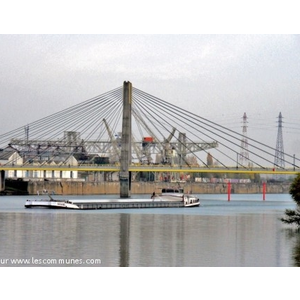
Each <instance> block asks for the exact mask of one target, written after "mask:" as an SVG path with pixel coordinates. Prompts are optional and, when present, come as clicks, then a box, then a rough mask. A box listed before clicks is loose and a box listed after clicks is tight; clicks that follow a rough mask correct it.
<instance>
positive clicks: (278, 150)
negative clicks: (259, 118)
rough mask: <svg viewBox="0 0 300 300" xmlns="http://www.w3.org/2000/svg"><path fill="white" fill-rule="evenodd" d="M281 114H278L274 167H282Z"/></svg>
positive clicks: (283, 165)
mask: <svg viewBox="0 0 300 300" xmlns="http://www.w3.org/2000/svg"><path fill="white" fill-rule="evenodd" d="M282 118H283V117H282V114H281V112H280V113H279V116H278V132H277V141H276V150H275V159H274V167H280V168H284V167H285V164H284V149H283V136H282Z"/></svg>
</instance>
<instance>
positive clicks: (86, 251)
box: [0, 211, 300, 267]
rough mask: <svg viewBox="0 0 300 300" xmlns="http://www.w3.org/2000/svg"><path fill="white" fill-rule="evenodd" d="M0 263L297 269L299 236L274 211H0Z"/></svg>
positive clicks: (299, 246) (299, 260)
mask: <svg viewBox="0 0 300 300" xmlns="http://www.w3.org/2000/svg"><path fill="white" fill-rule="evenodd" d="M293 245H294V248H292V246H293ZM291 253H292V254H293V260H292V259H291ZM0 258H1V259H8V260H9V262H10V264H7V265H13V263H12V262H11V261H10V259H29V260H30V261H29V263H28V264H27V263H25V262H23V264H19V265H18V266H22V265H23V266H33V265H34V266H37V265H36V264H35V263H34V262H33V261H32V258H36V259H54V260H56V264H52V263H51V264H50V263H44V264H41V265H42V266H54V265H59V266H89V267H90V266H96V267H99V266H103V267H110V266H114V267H119V266H121V267H128V266H130V267H136V266H153V267H159V266H166V267H169V266H174V267H176V266H199V267H209V266H219V267H221V266H225V267H231V266H262V267H263V266H290V265H293V264H295V265H296V266H299V265H300V235H299V232H298V233H295V232H293V231H284V230H282V224H281V222H280V221H278V215H276V214H237V215H224V216H220V215H219V216H208V215H187V214H186V215H185V214H151V213H147V214H143V213H140V214H139V213H134V214H130V213H117V212H116V213H103V212H101V211H95V212H87V213H85V212H80V213H74V212H57V211H49V212H43V213H34V212H32V213H0ZM71 259H72V261H71ZM89 259H99V260H101V263H99V260H98V261H97V263H94V264H87V261H88V260H89ZM76 260H77V263H76ZM2 266H4V264H2Z"/></svg>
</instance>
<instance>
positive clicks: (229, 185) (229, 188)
mask: <svg viewBox="0 0 300 300" xmlns="http://www.w3.org/2000/svg"><path fill="white" fill-rule="evenodd" d="M230 194H231V184H230V182H228V183H227V195H228V201H230Z"/></svg>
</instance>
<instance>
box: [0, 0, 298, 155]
mask: <svg viewBox="0 0 300 300" xmlns="http://www.w3.org/2000/svg"><path fill="white" fill-rule="evenodd" d="M30 2H32V1H30ZM91 2H92V1H88V2H87V3H91ZM116 2H117V1H111V2H110V4H108V5H109V6H110V7H109V8H107V7H104V6H101V8H102V10H101V14H100V15H99V16H98V14H99V11H98V10H93V9H91V7H90V6H88V5H85V6H84V7H83V6H82V5H80V6H78V3H77V1H75V2H74V3H76V5H77V6H76V5H75V4H74V6H72V7H71V8H70V6H69V5H68V6H65V7H63V6H61V5H60V6H59V8H60V10H57V9H56V8H57V6H55V5H52V6H49V7H47V12H48V13H47V14H38V13H35V12H31V15H30V14H28V13H26V14H25V10H26V9H27V7H28V5H27V4H26V6H24V5H23V4H22V3H23V2H20V5H19V6H18V7H19V8H20V9H18V10H12V11H13V16H14V18H10V16H9V14H8V13H7V14H4V15H3V18H2V20H1V28H5V29H8V30H6V31H7V32H8V34H1V35H0V66H1V72H0V99H1V109H0V124H1V128H0V133H4V132H8V131H10V130H12V129H15V128H18V127H21V126H24V125H26V124H28V123H31V122H33V121H35V120H38V119H41V118H42V117H45V116H48V115H50V114H52V113H55V112H58V111H60V110H62V109H64V108H68V107H70V106H72V105H75V104H78V103H80V102H83V101H85V100H87V99H90V98H92V97H94V96H97V95H100V94H103V93H105V92H107V91H110V90H112V89H114V88H117V87H120V86H121V85H122V84H123V81H131V82H132V84H133V86H135V87H137V88H138V89H141V90H143V91H145V92H147V93H149V94H151V95H154V96H156V97H159V98H161V99H163V100H165V101H168V102H170V103H173V104H174V105H177V106H180V107H183V108H185V109H187V110H189V111H192V112H194V113H195V114H197V115H200V116H202V117H205V118H208V119H210V120H212V121H214V122H217V123H219V124H222V125H224V126H228V127H230V128H232V129H234V130H236V131H238V132H241V133H242V116H243V114H244V112H246V114H247V116H248V136H249V137H251V138H254V139H257V140H260V141H263V142H265V143H267V144H268V145H270V146H272V147H275V146H276V137H277V123H276V121H277V117H278V115H279V112H281V113H282V115H283V117H284V119H283V121H284V123H283V126H284V128H283V139H284V148H285V151H286V152H288V153H289V154H291V155H292V154H296V157H299V158H300V138H299V133H300V121H299V112H300V101H299V100H300V99H299V97H300V36H299V35H295V34H280V35H276V34H250V35H249V34H243V33H241V34H227V33H225V34H202V33H201V34H176V33H173V34H142V33H140V32H154V33H160V32H167V33H168V32H171V33H172V32H174V31H175V32H176V30H177V32H184V33H188V32H199V30H198V29H199V27H200V28H202V27H203V28H204V31H205V29H206V30H207V29H208V28H209V29H211V28H213V30H207V31H208V32H213V33H215V31H216V32H217V33H218V32H223V30H222V28H223V27H225V25H226V26H228V24H230V23H229V22H228V20H233V23H232V24H230V25H231V27H229V28H230V29H232V28H234V29H235V30H234V32H239V30H236V28H239V27H241V28H242V29H244V28H245V27H242V20H243V19H246V20H247V21H250V23H249V24H251V30H244V31H245V32H248V31H249V32H255V33H256V32H257V31H259V30H257V29H256V28H255V27H254V26H255V25H257V24H259V21H261V20H263V21H264V23H263V24H264V26H265V27H264V28H265V29H266V30H263V31H264V32H267V33H268V32H272V33H273V32H274V30H270V28H275V32H276V30H277V31H278V32H282V31H283V32H284V33H285V30H281V29H282V28H284V27H283V25H284V24H286V23H289V22H292V21H293V20H296V19H295V15H294V16H293V17H291V18H287V16H286V14H285V18H287V19H282V18H281V17H280V14H283V12H284V10H285V9H286V11H291V6H288V5H287V6H281V5H278V4H276V5H277V6H276V5H275V4H273V6H272V10H271V12H272V14H270V15H269V18H271V19H272V18H273V20H272V21H273V22H268V21H267V19H266V13H269V12H270V7H269V6H266V7H265V10H263V9H262V5H261V2H256V1H254V2H251V6H248V7H247V14H246V13H245V12H246V11H245V10H244V8H243V7H238V8H242V10H241V11H242V12H244V13H241V14H236V13H235V12H234V11H233V12H232V15H230V14H228V11H227V12H226V13H225V9H226V8H227V4H226V7H225V6H224V5H223V6H222V3H223V2H219V4H218V6H212V7H211V8H215V7H217V8H218V9H216V10H215V11H213V15H212V16H216V18H215V19H214V18H212V17H210V16H209V15H208V14H207V13H206V12H207V11H208V10H205V9H207V7H203V6H201V9H199V6H198V8H197V9H192V7H191V6H188V5H184V6H182V3H181V2H180V3H181V4H180V5H178V3H177V2H176V1H175V2H174V5H173V6H172V7H171V8H170V7H169V6H167V7H164V9H165V10H162V7H161V5H160V6H159V8H160V9H159V10H157V6H155V5H154V4H155V3H156V1H154V2H153V6H149V7H147V13H148V14H138V13H135V14H134V16H135V18H130V19H126V18H127V16H126V14H124V16H123V19H122V18H120V16H122V12H124V9H125V7H126V6H125V4H124V3H123V2H120V3H121V4H120V5H121V6H114V5H115V3H116ZM133 2H134V3H135V1H131V0H130V1H129V2H126V3H127V4H126V5H129V3H130V4H132V3H133ZM187 2H188V3H191V2H193V1H187ZM212 2H214V3H213V4H212V5H215V4H216V3H217V1H212ZM230 2H234V1H230ZM53 3H56V1H54V2H53ZM59 3H60V4H61V3H62V2H59ZM63 3H65V2H63ZM72 3H73V2H72ZM122 3H123V4H122ZM159 3H161V2H159ZM175 3H176V5H175ZM201 3H202V2H201ZM210 3H211V2H210ZM156 4H157V3H156ZM13 5H14V4H6V6H9V7H10V8H11V9H13ZM22 5H23V6H22ZM255 5H258V6H259V8H260V9H259V10H257V8H256V6H255ZM275 6H276V9H277V10H275ZM75 7H76V9H77V10H75ZM114 7H118V9H116V10H115V11H113V12H114V14H113V16H114V17H115V19H114V20H115V21H117V20H119V23H118V25H116V24H113V22H112V19H111V15H109V14H108V13H107V14H105V13H104V12H109V11H111V9H112V8H114ZM233 7H234V8H236V7H237V5H236V3H235V5H234V6H233ZM62 8H63V9H62ZM132 8H133V6H132ZM132 8H131V7H129V8H128V11H130V12H131V13H133V12H132ZM134 8H135V9H140V10H141V11H142V12H144V11H145V10H144V8H143V7H139V8H137V6H136V5H135V6H134ZM105 9H106V10H105ZM8 11H9V9H6V12H8ZM87 11H88V13H89V15H88V16H91V18H89V19H87ZM286 11H285V12H286ZM293 11H294V10H293ZM293 11H292V12H293ZM66 12H67V13H66ZM70 12H71V13H70ZM187 12H188V15H187ZM256 12H257V13H256ZM294 12H295V11H294ZM55 14H56V15H55ZM254 14H256V15H255V22H253V20H254ZM222 16H224V19H222V18H221V17H222ZM236 16H237V17H236ZM162 17H165V18H164V19H163V21H164V23H163V25H161V24H162V23H161V22H162ZM43 18H44V19H45V23H47V24H48V27H47V26H46V27H43V26H42V25H43V23H42V19H43ZM20 19H21V22H20ZM216 19H218V20H221V23H219V24H218V27H217V29H215V28H214V27H213V26H214V24H213V22H215V20H216ZM279 19H280V20H281V21H282V23H280V22H279V23H278V20H279ZM17 20H18V22H19V23H18V27H17V30H11V28H13V27H12V26H13V24H15V23H17ZM62 20H63V26H62V28H63V31H64V32H72V33H73V32H74V31H75V33H76V32H81V31H82V30H81V28H82V27H83V26H84V24H85V23H88V22H91V21H90V20H92V22H94V23H92V25H93V26H91V27H88V29H87V30H83V31H84V32H86V31H87V32H92V33H94V32H96V33H98V32H102V31H104V33H105V32H112V31H117V32H123V31H124V30H122V28H123V27H122V26H123V25H124V28H125V29H128V28H129V29H132V28H134V29H135V30H133V32H134V33H136V32H138V34H124V33H123V34H92V35H89V34H81V35H78V34H71V35H65V34H62V33H61V34H54V35H53V34H26V33H27V32H26V30H27V28H29V33H40V32H41V33H43V32H46V33H49V32H50V33H53V32H58V33H60V30H58V26H59V28H60V26H61V25H60V24H61V23H59V22H62ZM199 20H204V21H203V23H201V25H202V27H201V26H198V27H197V26H194V25H195V24H196V21H199ZM223 20H224V22H223V23H222V21H223ZM30 21H31V23H30ZM37 21H38V22H37ZM143 21H144V23H147V25H148V27H147V26H146V27H145V26H144V23H143ZM186 23H188V24H189V25H192V26H190V27H188V28H186V27H184V24H186ZM57 24H59V25H57ZM128 24H129V25H131V26H134V27H128ZM206 24H208V25H209V26H205V25H206ZM274 24H276V25H277V27H276V26H275V27H274ZM278 24H279V25H280V26H278ZM8 25H10V26H8ZM29 25H30V26H31V27H30V26H29ZM39 25H41V26H39ZM106 25H107V26H106ZM155 25H156V27H155ZM292 25H294V23H292ZM26 26H27V27H26ZM28 26H29V27H28ZM55 26H56V27H55ZM72 26H73V27H72ZM113 26H115V27H113ZM126 26H127V27H126ZM157 26H158V27H157ZM23 27H24V28H25V33H23V34H20V35H19V34H10V33H11V32H12V33H19V32H23V30H22V28H23ZM45 28H46V29H45ZM111 28H114V30H111ZM116 28H117V30H116ZM191 28H192V30H190V29H191ZM195 28H196V29H195ZM226 28H228V27H226ZM246 28H247V27H246ZM252 28H255V29H254V30H252ZM292 28H294V27H292ZM20 29H21V30H20ZM32 29H33V30H32ZM131 31H132V30H131ZM131 31H130V30H128V32H131ZM200 31H201V30H200ZM287 31H288V32H289V30H287ZM201 32H202V31H201ZM229 32H230V30H229ZM4 33H6V32H5V31H4ZM113 33H114V32H113ZM205 33H206V32H205Z"/></svg>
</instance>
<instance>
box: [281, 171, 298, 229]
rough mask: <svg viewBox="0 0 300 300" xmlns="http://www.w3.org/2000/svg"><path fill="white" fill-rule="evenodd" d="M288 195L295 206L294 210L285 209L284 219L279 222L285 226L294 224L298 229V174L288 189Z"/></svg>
mask: <svg viewBox="0 0 300 300" xmlns="http://www.w3.org/2000/svg"><path fill="white" fill-rule="evenodd" d="M290 194H291V196H292V198H293V199H294V201H295V202H296V204H297V207H296V209H295V210H293V209H286V210H285V217H284V218H281V221H282V222H283V223H286V224H295V225H296V226H298V227H300V173H299V174H298V175H297V177H296V178H295V179H294V181H293V182H292V184H291V187H290Z"/></svg>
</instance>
